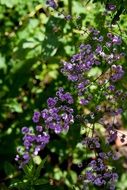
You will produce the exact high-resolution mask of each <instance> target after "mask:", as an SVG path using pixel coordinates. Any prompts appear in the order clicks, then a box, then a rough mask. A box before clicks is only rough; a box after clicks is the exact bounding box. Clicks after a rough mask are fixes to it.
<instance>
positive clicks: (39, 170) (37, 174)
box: [34, 157, 47, 179]
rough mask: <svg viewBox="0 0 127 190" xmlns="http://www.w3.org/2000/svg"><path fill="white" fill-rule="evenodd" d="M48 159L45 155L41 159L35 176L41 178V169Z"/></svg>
mask: <svg viewBox="0 0 127 190" xmlns="http://www.w3.org/2000/svg"><path fill="white" fill-rule="evenodd" d="M46 160H47V157H45V158H44V159H43V160H42V161H41V163H40V164H39V166H38V167H37V169H36V172H35V175H34V177H35V178H36V179H38V178H39V175H40V172H41V169H42V168H43V167H44V164H45V162H46Z"/></svg>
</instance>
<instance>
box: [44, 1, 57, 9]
mask: <svg viewBox="0 0 127 190" xmlns="http://www.w3.org/2000/svg"><path fill="white" fill-rule="evenodd" d="M46 4H47V5H48V6H49V7H51V8H53V9H56V8H57V4H56V2H55V1H54V0H47V1H46Z"/></svg>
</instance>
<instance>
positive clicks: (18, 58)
mask: <svg viewBox="0 0 127 190" xmlns="http://www.w3.org/2000/svg"><path fill="white" fill-rule="evenodd" d="M101 3H102V2H101ZM101 3H100V2H99V1H98V2H97V3H92V2H87V1H83V0H68V1H67V0H64V1H59V11H62V10H63V9H64V12H65V15H68V14H72V15H73V17H74V18H76V17H77V16H79V15H80V16H81V18H80V20H79V21H78V23H76V22H77V21H76V20H75V21H74V22H71V21H68V22H67V21H66V20H65V19H63V18H62V16H59V15H58V13H57V12H55V11H52V9H47V7H46V4H45V1H43V0H0V190H8V189H9V186H10V184H11V183H13V180H15V179H21V176H22V175H23V173H22V171H19V169H18V164H17V163H16V162H15V161H14V157H15V154H16V147H17V146H18V145H20V144H21V138H22V136H21V134H20V129H21V128H22V127H23V126H32V119H31V118H32V115H33V112H34V110H42V109H43V108H44V107H45V105H46V100H47V98H48V97H50V96H54V95H55V92H56V90H57V89H58V87H60V86H63V87H64V88H65V89H67V90H71V89H72V85H71V84H70V83H69V82H68V81H67V79H66V77H64V76H63V75H62V74H61V72H60V69H61V61H62V60H69V58H70V56H71V55H72V54H73V53H75V52H77V50H78V47H79V44H80V43H81V42H85V41H87V37H88V36H87V34H86V33H85V34H84V35H82V32H81V31H79V30H78V29H76V28H75V25H77V24H78V25H80V26H82V27H84V28H87V27H88V26H90V25H92V26H95V27H96V28H98V29H99V30H100V31H102V33H103V34H105V33H106V32H107V26H106V25H105V23H107V25H108V22H110V21H111V20H112V19H113V18H114V16H115V14H116V13H112V14H111V17H110V16H108V18H106V17H105V15H102V13H103V12H104V7H105V6H104V5H103V4H101ZM117 3H118V2H117ZM124 3H125V4H126V2H124ZM119 6H120V2H119V3H118V5H117V7H118V10H119ZM124 8H126V7H124ZM123 13H126V12H123ZM118 22H119V26H120V28H121V30H122V33H123V35H122V37H123V40H124V49H125V50H126V49H127V47H126V45H127V36H126V35H127V15H126V14H121V16H120V20H119V21H118ZM102 26H104V27H103V28H102ZM113 30H114V31H115V32H116V33H118V34H120V30H119V27H118V26H117V25H116V27H114V29H113ZM124 62H125V63H123V64H124V65H125V67H127V66H126V60H124ZM126 79H127V76H125V79H124V80H123V86H124V88H125V89H126V87H127V84H126ZM126 115H127V114H126V113H125V117H124V120H125V123H126ZM80 127H81V126H80V125H79V124H78V123H75V125H74V126H73V127H71V129H70V131H69V133H68V134H67V135H65V134H62V135H60V136H57V135H54V134H53V136H52V141H51V143H49V145H48V146H47V147H46V148H45V149H44V150H43V151H42V152H41V153H40V157H41V158H44V157H45V156H46V155H48V161H47V162H46V165H45V167H44V171H42V173H41V175H42V176H43V175H44V176H45V177H48V179H50V180H49V185H48V186H46V187H43V188H41V186H39V187H36V188H35V189H40V190H42V189H44V190H45V189H49V190H50V189H59V190H63V189H73V185H75V184H76V186H77V187H75V189H77V190H78V189H79V186H80V180H79V179H78V176H79V175H80V173H81V169H80V168H79V167H78V165H77V164H78V163H81V162H84V163H85V161H86V160H85V150H84V149H83V148H82V147H80V146H79V145H78V142H80V141H81V130H80ZM77 147H78V148H77ZM126 157H127V156H126ZM124 162H125V161H124ZM125 163H126V162H125ZM117 164H118V162H117ZM120 164H121V163H120ZM115 167H116V168H117V167H118V165H116V166H115ZM126 168H127V167H123V168H122V165H121V168H120V169H119V173H120V179H119V182H118V189H120V190H126V189H127V174H126V172H127V169H126ZM78 183H79V185H77V184H78ZM13 189H17V188H13ZM92 189H93V188H92Z"/></svg>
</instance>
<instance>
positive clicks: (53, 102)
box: [47, 98, 57, 107]
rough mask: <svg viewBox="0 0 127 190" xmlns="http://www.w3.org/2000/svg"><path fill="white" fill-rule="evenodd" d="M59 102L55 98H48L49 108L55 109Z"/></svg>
mask: <svg viewBox="0 0 127 190" xmlns="http://www.w3.org/2000/svg"><path fill="white" fill-rule="evenodd" d="M56 103H57V101H56V99H55V98H48V100H47V104H48V107H54V106H55V105H56Z"/></svg>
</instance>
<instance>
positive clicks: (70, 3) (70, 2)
mask: <svg viewBox="0 0 127 190" xmlns="http://www.w3.org/2000/svg"><path fill="white" fill-rule="evenodd" d="M68 12H69V15H72V0H68Z"/></svg>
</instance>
